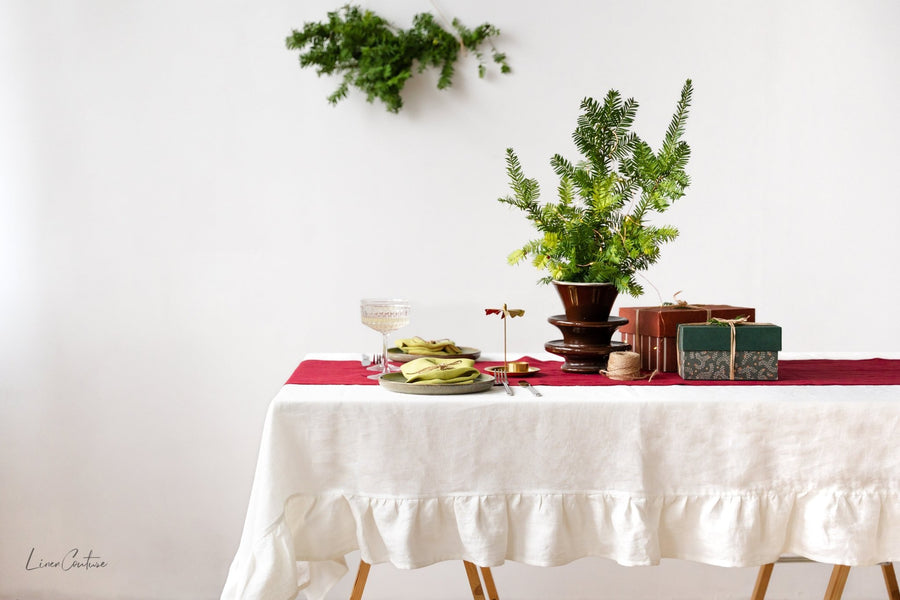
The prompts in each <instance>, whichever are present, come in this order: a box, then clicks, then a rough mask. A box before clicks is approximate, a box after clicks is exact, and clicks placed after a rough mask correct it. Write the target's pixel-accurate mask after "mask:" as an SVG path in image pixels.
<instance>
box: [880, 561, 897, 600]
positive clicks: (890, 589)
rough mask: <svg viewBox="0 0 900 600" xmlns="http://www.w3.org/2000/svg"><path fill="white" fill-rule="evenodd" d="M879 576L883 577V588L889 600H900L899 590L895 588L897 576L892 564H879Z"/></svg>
mask: <svg viewBox="0 0 900 600" xmlns="http://www.w3.org/2000/svg"><path fill="white" fill-rule="evenodd" d="M881 574H882V575H884V587H886V588H887V593H888V598H890V600H900V588H898V587H897V574H896V573H894V565H893V563H889V562H888V563H881Z"/></svg>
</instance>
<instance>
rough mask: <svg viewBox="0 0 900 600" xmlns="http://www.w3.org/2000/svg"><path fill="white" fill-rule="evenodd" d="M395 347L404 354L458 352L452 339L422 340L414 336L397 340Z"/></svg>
mask: <svg viewBox="0 0 900 600" xmlns="http://www.w3.org/2000/svg"><path fill="white" fill-rule="evenodd" d="M397 348H398V349H399V350H400V351H401V352H405V353H406V354H460V353H462V351H461V350H460V349H459V346H457V345H456V344H454V343H453V340H423V339H422V338H420V337H418V336H416V337H411V338H406V339H403V340H397Z"/></svg>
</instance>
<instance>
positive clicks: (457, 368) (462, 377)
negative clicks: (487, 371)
mask: <svg viewBox="0 0 900 600" xmlns="http://www.w3.org/2000/svg"><path fill="white" fill-rule="evenodd" d="M474 365H475V361H474V360H472V359H471V358H452V359H451V358H430V357H422V358H417V359H415V360H411V361H409V362H408V363H405V364H404V365H403V366H402V367H400V372H401V373H402V374H403V376H404V377H405V378H406V383H416V384H422V385H437V384H448V383H460V384H465V383H472V382H473V381H475V380H476V379H478V376H479V375H481V373H480V372H479V371H478V369H476V368H475V366H474Z"/></svg>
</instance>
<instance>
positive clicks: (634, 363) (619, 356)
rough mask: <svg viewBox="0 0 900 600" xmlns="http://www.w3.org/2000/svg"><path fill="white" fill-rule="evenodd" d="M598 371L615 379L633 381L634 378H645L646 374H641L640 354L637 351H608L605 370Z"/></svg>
mask: <svg viewBox="0 0 900 600" xmlns="http://www.w3.org/2000/svg"><path fill="white" fill-rule="evenodd" d="M600 372H601V373H602V374H604V375H606V376H607V377H609V378H610V379H615V380H616V381H634V380H635V379H646V378H647V376H646V375H641V355H640V354H638V353H637V352H612V353H610V355H609V361H608V362H607V364H606V370H604V371H600ZM651 377H652V375H651Z"/></svg>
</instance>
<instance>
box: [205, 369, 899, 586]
mask: <svg viewBox="0 0 900 600" xmlns="http://www.w3.org/2000/svg"><path fill="white" fill-rule="evenodd" d="M542 390H543V393H544V396H543V397H542V398H536V397H534V396H532V395H531V394H529V393H527V391H526V390H517V393H516V395H515V396H512V397H510V396H507V395H506V394H505V393H504V392H503V391H502V388H495V389H493V390H491V391H489V392H487V393H482V394H472V395H460V396H443V397H435V396H414V395H405V394H395V393H391V392H388V391H386V390H384V389H381V388H380V387H374V386H313V385H286V386H284V387H283V388H282V389H281V391H280V392H279V393H278V395H277V396H276V397H275V399H274V400H273V402H272V403H271V405H270V407H269V411H268V415H267V418H266V422H265V428H264V431H263V436H262V444H261V447H260V453H259V459H258V464H257V469H256V474H255V478H254V482H253V489H252V492H251V498H250V505H249V509H248V512H247V518H246V522H245V525H244V531H243V536H242V539H241V543H240V547H239V549H238V552H237V555H236V556H235V559H234V561H233V563H232V565H231V569H230V571H229V574H228V578H227V581H226V584H225V588H224V591H223V593H222V598H223V599H233V598H241V599H251V598H260V599H266V600H272V599H280V598H284V599H285V600H286V599H288V598H293V597H294V596H295V595H296V594H297V592H298V590H300V589H303V590H305V592H306V596H307V597H308V598H309V599H310V600H320V599H321V598H323V597H324V596H325V594H326V593H327V591H328V590H329V589H330V588H331V587H332V586H333V584H334V583H335V582H336V581H337V579H339V578H340V577H341V576H342V575H343V574H344V573H345V572H346V570H347V567H346V564H345V562H344V558H343V557H344V556H345V555H346V554H348V553H350V552H352V551H354V550H357V549H359V550H360V552H361V557H362V558H363V559H364V560H366V561H367V562H369V563H373V564H375V563H382V562H390V563H392V564H394V565H395V566H397V567H399V568H418V567H423V566H426V565H429V564H433V563H435V562H438V561H443V560H451V559H464V560H468V561H471V562H473V563H475V564H478V565H481V566H491V567H493V566H498V565H501V564H503V562H504V561H506V560H512V561H518V562H522V563H526V564H530V565H540V566H553V565H561V564H565V563H568V562H571V561H573V560H576V559H578V558H582V557H586V556H598V557H606V558H609V559H612V560H615V561H617V562H618V563H620V564H622V565H653V564H657V563H658V562H659V560H660V559H661V558H678V559H686V560H691V561H699V562H703V563H708V564H713V565H720V566H753V565H761V564H765V563H768V562H773V561H775V560H776V559H777V558H778V557H779V556H780V555H783V554H796V555H800V556H804V557H807V558H810V559H813V560H816V561H819V562H825V563H833V564H846V565H869V564H875V563H878V562H883V561H893V560H898V559H900V447H898V444H897V440H898V432H900V404H898V401H900V388H898V386H742V387H737V386H734V387H725V386H710V387H686V386H666V387H635V386H615V387H545V388H542Z"/></svg>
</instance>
